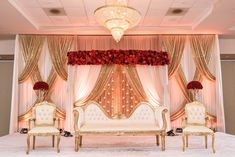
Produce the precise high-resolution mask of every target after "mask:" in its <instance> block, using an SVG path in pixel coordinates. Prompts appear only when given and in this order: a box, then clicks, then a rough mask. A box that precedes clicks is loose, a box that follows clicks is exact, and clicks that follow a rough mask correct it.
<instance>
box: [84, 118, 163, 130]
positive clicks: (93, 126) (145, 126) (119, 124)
mask: <svg viewBox="0 0 235 157" xmlns="http://www.w3.org/2000/svg"><path fill="white" fill-rule="evenodd" d="M157 130H159V127H158V126H157V125H153V124H151V123H132V122H126V121H122V120H113V121H112V122H106V123H86V124H84V125H83V126H82V127H81V129H80V131H81V132H83V131H84V132H128V131H130V132H132V131H137V132H138V131H157Z"/></svg>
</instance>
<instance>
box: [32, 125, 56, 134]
mask: <svg viewBox="0 0 235 157" xmlns="http://www.w3.org/2000/svg"><path fill="white" fill-rule="evenodd" d="M59 133H60V132H59V130H58V129H57V128H55V127H50V126H48V127H34V128H33V129H31V130H30V131H29V132H28V134H59Z"/></svg>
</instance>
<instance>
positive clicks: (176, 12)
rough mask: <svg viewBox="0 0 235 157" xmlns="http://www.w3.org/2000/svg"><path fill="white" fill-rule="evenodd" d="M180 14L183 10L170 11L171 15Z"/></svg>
mask: <svg viewBox="0 0 235 157" xmlns="http://www.w3.org/2000/svg"><path fill="white" fill-rule="evenodd" d="M182 12H183V10H182V9H180V8H177V9H174V10H172V13H173V14H180V13H182Z"/></svg>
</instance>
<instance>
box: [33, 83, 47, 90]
mask: <svg viewBox="0 0 235 157" xmlns="http://www.w3.org/2000/svg"><path fill="white" fill-rule="evenodd" d="M48 89H49V85H48V84H47V83H46V82H43V81H38V82H36V83H35V84H34V86H33V90H48Z"/></svg>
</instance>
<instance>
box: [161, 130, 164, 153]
mask: <svg viewBox="0 0 235 157" xmlns="http://www.w3.org/2000/svg"><path fill="white" fill-rule="evenodd" d="M161 143H162V151H165V134H164V133H163V134H161Z"/></svg>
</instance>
